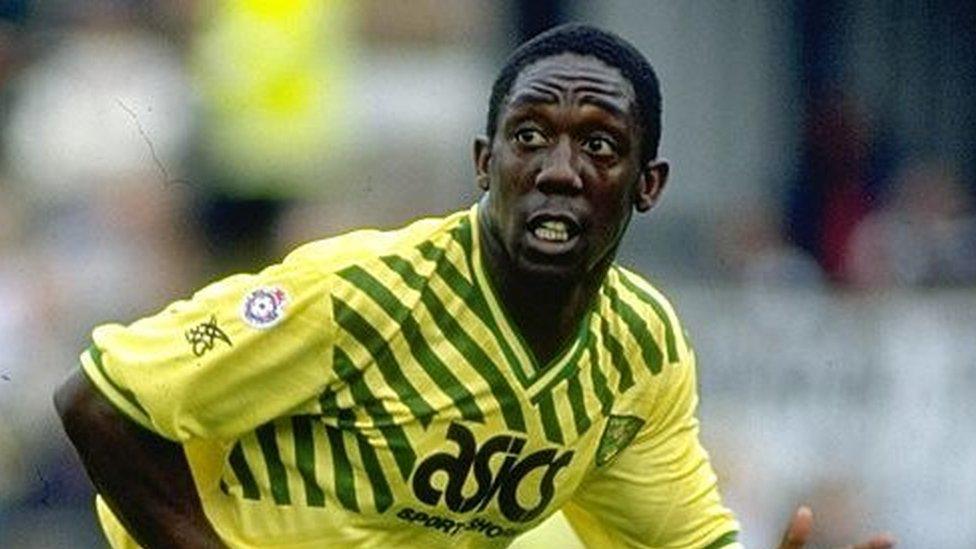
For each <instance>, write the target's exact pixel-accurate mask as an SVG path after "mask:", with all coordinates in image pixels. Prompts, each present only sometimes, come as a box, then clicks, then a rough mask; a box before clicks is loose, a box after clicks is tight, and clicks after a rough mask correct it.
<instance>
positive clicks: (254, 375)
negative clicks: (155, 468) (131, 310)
mask: <svg viewBox="0 0 976 549" xmlns="http://www.w3.org/2000/svg"><path fill="white" fill-rule="evenodd" d="M332 338H333V328H332V320H331V306H330V304H329V291H328V289H327V282H326V276H325V275H324V274H323V273H322V272H321V270H320V269H318V268H317V264H316V263H315V262H314V261H312V260H311V259H310V258H308V257H306V256H305V254H303V253H302V250H301V249H299V250H298V251H296V252H295V253H293V254H291V255H290V256H289V257H288V258H287V259H286V260H285V261H284V262H282V263H281V264H277V265H273V266H271V267H268V268H267V269H265V270H264V271H262V272H260V273H258V274H245V275H235V276H232V277H230V278H227V279H224V280H221V281H219V282H216V283H213V284H211V285H209V286H207V287H206V288H204V289H203V290H201V291H199V292H197V293H196V294H194V295H193V297H192V298H190V299H188V300H183V301H177V302H175V303H173V304H171V305H170V306H168V307H166V308H165V309H164V310H163V311H161V312H159V313H158V314H156V315H154V316H151V317H147V318H143V319H141V320H138V321H136V322H134V323H132V324H130V325H128V326H122V325H119V324H108V325H103V326H99V327H98V328H96V329H95V330H94V332H93V334H92V341H93V343H92V346H91V347H89V348H88V349H87V350H86V351H85V352H84V353H82V356H81V361H82V368H83V370H84V371H85V373H86V374H87V375H88V377H89V379H91V381H92V382H93V383H94V384H95V385H96V386H97V387H98V388H99V389H100V390H101V392H102V393H104V394H105V396H106V397H107V398H108V399H109V400H110V401H111V402H112V403H113V404H115V406H116V407H117V408H118V409H119V410H121V411H122V412H123V413H124V414H125V415H127V416H128V417H130V418H131V419H133V420H134V421H136V422H137V423H139V424H141V425H142V426H143V427H146V428H147V429H150V430H152V431H154V432H156V433H158V434H160V435H161V436H163V437H166V438H169V439H171V440H176V441H186V440H189V439H192V438H205V439H225V440H228V439H232V438H236V437H237V436H239V435H241V434H243V433H245V432H248V431H250V430H252V429H254V428H255V427H257V426H259V425H261V424H263V423H265V422H267V421H269V420H271V419H273V418H275V417H278V416H280V415H282V414H284V413H286V412H288V411H289V410H292V409H294V408H295V407H297V406H299V405H301V404H303V403H305V402H307V401H309V400H310V399H313V398H314V397H315V396H316V395H318V394H320V393H321V392H322V391H323V390H324V388H325V387H326V386H327V385H328V384H329V383H330V382H331V381H332V379H333V377H334V376H333V374H332V367H331V353H330V352H329V347H330V343H331V340H332Z"/></svg>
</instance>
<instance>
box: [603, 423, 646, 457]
mask: <svg viewBox="0 0 976 549" xmlns="http://www.w3.org/2000/svg"><path fill="white" fill-rule="evenodd" d="M643 426H644V420H643V419H641V418H639V417H634V416H610V419H609V420H608V421H607V426H606V428H605V429H604V430H603V436H602V437H601V438H600V446H599V447H598V448H597V450H596V466H597V467H603V466H604V465H606V464H607V463H609V462H610V461H612V460H613V458H615V457H617V454H619V453H620V451H621V450H623V449H624V448H626V447H627V445H628V444H630V441H632V440H634V435H636V434H637V431H640V428H641V427H643Z"/></svg>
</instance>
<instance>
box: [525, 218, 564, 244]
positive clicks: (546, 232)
mask: <svg viewBox="0 0 976 549" xmlns="http://www.w3.org/2000/svg"><path fill="white" fill-rule="evenodd" d="M549 223H554V222H551V221H547V222H546V223H543V224H542V225H543V226H540V227H536V229H535V230H534V231H532V234H534V235H535V236H536V238H538V239H540V240H549V241H551V242H566V241H567V240H569V232H568V231H566V229H565V227H566V226H565V225H564V224H562V223H558V222H555V223H558V225H559V226H560V227H562V228H561V229H554V228H552V227H551V226H549V225H548V224H549Z"/></svg>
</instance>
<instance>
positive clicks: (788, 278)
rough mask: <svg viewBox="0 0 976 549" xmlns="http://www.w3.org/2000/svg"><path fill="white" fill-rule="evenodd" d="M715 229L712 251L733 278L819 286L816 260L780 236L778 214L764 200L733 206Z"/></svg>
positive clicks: (767, 283) (820, 276) (745, 281)
mask: <svg viewBox="0 0 976 549" xmlns="http://www.w3.org/2000/svg"><path fill="white" fill-rule="evenodd" d="M716 228H717V232H718V245H717V250H716V254H717V255H718V258H719V261H720V262H721V264H722V266H723V267H725V269H726V274H728V275H730V276H731V277H732V278H733V279H734V280H736V281H738V282H740V283H743V284H747V285H756V286H784V287H796V286H806V287H815V286H820V285H822V283H823V273H822V272H821V270H820V266H819V265H817V262H816V260H814V259H813V257H812V256H810V254H808V253H807V252H806V251H805V250H803V249H801V248H799V247H798V246H795V245H793V244H791V243H790V242H788V241H787V240H786V239H785V238H784V237H783V233H782V231H781V230H780V227H779V218H778V216H776V215H775V212H774V210H773V209H772V208H770V207H768V206H766V205H765V203H763V202H759V203H756V204H751V205H749V206H746V207H743V208H737V209H735V211H734V212H732V213H731V214H729V216H728V217H727V218H726V219H725V220H724V222H722V223H719V224H718V225H717V227H716Z"/></svg>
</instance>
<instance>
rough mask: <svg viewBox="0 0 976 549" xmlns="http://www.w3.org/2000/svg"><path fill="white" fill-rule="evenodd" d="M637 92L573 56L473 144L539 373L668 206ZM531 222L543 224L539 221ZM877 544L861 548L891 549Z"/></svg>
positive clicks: (518, 95)
mask: <svg viewBox="0 0 976 549" xmlns="http://www.w3.org/2000/svg"><path fill="white" fill-rule="evenodd" d="M641 137H642V131H641V127H640V125H639V123H638V118H637V112H636V100H635V94H634V89H633V86H632V85H631V84H630V82H629V81H627V80H626V79H625V78H624V77H623V76H622V75H621V74H620V71H619V70H617V69H615V68H612V67H610V66H609V65H607V64H605V63H603V62H602V61H600V60H598V59H596V58H594V57H587V56H581V55H576V54H561V55H557V56H552V57H548V58H544V59H541V60H539V61H537V62H536V63H534V64H532V65H530V66H528V67H526V68H525V69H523V70H522V72H521V73H520V74H519V76H518V78H516V80H515V82H514V83H513V84H512V89H511V91H510V92H509V95H508V97H507V98H506V104H505V106H504V108H503V109H501V112H500V114H499V119H498V120H497V126H496V131H495V135H494V139H491V140H489V139H488V138H487V137H479V138H478V139H476V140H475V144H474V159H475V168H476V172H477V178H478V185H479V186H480V187H481V188H482V189H483V190H485V191H489V192H487V193H486V194H485V196H484V197H483V198H482V201H481V209H480V210H479V218H478V222H479V224H480V227H481V229H482V231H481V232H482V234H484V235H485V237H484V238H483V239H482V252H483V254H484V256H485V257H486V258H487V261H486V263H487V266H488V270H489V274H490V276H491V278H492V280H493V281H494V285H495V287H496V289H497V291H498V293H499V294H500V295H499V300H500V301H501V302H502V303H503V304H504V306H505V307H506V309H507V311H508V313H509V316H510V317H512V319H513V321H514V322H515V323H516V325H517V327H518V329H519V330H520V331H521V332H522V334H523V336H524V338H525V340H526V341H527V342H528V344H529V346H530V347H531V348H532V352H533V353H534V354H535V356H536V358H537V360H538V361H539V362H540V363H543V364H544V363H547V362H548V361H550V360H551V359H552V358H554V357H555V356H556V355H557V354H558V352H559V350H560V349H561V348H563V347H564V346H565V345H566V344H567V343H568V342H569V341H570V339H571V338H572V337H573V335H574V334H575V333H576V328H577V325H578V323H579V322H580V321H581V320H582V319H583V317H584V315H585V313H586V311H587V309H588V307H589V305H590V303H592V301H593V299H594V298H595V296H596V293H597V291H598V290H599V288H600V285H601V283H602V281H603V278H604V277H605V276H606V273H607V270H608V269H609V268H610V265H611V263H612V261H613V258H614V256H615V254H616V252H617V248H618V247H619V245H620V240H621V238H622V237H623V234H624V231H625V229H626V228H627V225H628V223H629V222H630V218H631V214H632V212H633V211H637V212H647V211H648V210H650V209H651V207H653V206H654V205H655V204H656V203H657V201H658V199H659V198H660V195H661V191H662V190H663V189H664V186H665V184H666V183H667V179H668V164H667V162H665V161H664V160H660V159H651V160H648V161H646V162H642V161H641V159H640V157H641V154H640V153H641V148H640V147H641ZM539 215H546V216H549V217H550V218H552V219H558V220H561V221H564V222H566V223H569V224H572V225H574V227H573V230H572V231H570V232H569V233H570V234H571V235H572V238H570V239H569V240H567V241H557V242H552V241H546V240H545V239H539V238H536V237H535V235H534V233H533V229H534V227H535V225H534V224H533V221H535V220H537V216H539ZM534 216H535V217H534ZM812 531H813V513H812V512H811V511H810V509H809V508H807V507H801V508H799V509H798V510H797V511H796V512H795V513H794V514H793V516H792V517H791V519H790V521H789V523H788V526H787V528H786V531H785V533H784V534H783V538H782V540H781V542H780V545H779V547H780V549H799V548H802V547H804V546H805V545H806V544H807V543H808V542H809V540H810V537H811V534H812ZM893 546H894V539H893V538H892V537H891V536H889V535H887V534H880V535H875V536H872V537H871V538H870V539H868V540H867V541H865V542H863V543H859V544H856V545H852V546H851V547H852V548H853V549H887V548H890V547H893Z"/></svg>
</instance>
